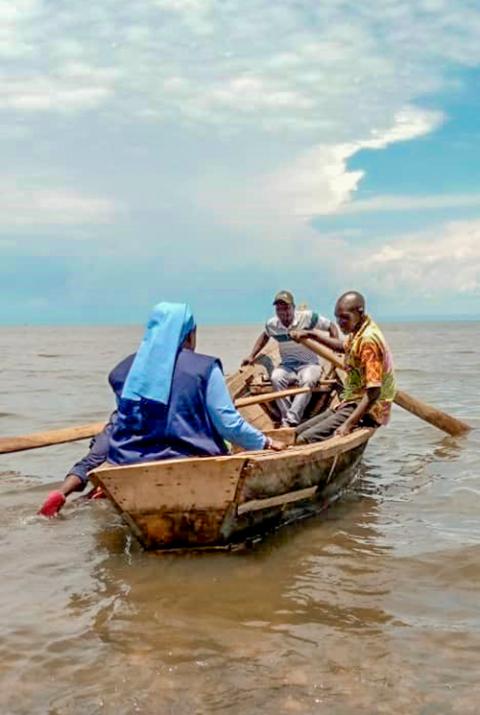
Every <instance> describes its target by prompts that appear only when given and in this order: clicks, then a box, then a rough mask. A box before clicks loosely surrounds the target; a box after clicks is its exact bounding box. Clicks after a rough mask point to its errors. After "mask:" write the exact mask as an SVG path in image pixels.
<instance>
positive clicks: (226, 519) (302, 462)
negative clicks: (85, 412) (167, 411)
mask: <svg viewBox="0 0 480 715" xmlns="http://www.w3.org/2000/svg"><path fill="white" fill-rule="evenodd" d="M373 432H374V430H372V429H367V428H362V429H358V430H355V431H354V432H352V433H351V434H350V435H347V436H346V437H332V438H331V439H329V440H326V441H325V442H322V443H316V444H311V445H302V446H292V447H290V448H289V449H288V450H285V451H283V452H270V451H267V452H265V451H262V452H239V453H237V454H234V455H228V456H225V457H205V458H193V459H176V460H165V461H163V462H149V463H143V464H135V465H128V466H124V467H119V466H114V465H104V466H103V467H100V468H99V469H97V470H95V471H94V472H92V473H91V477H92V481H93V482H94V483H96V484H98V485H99V486H101V487H102V488H103V489H104V491H105V493H106V494H107V496H108V497H109V499H110V500H111V501H112V503H113V504H114V505H115V507H116V508H117V509H118V511H119V512H120V514H121V515H122V517H123V519H124V520H125V522H126V523H127V524H128V525H129V527H130V528H131V530H132V532H133V533H134V534H135V535H136V536H137V538H138V540H139V541H140V543H141V544H142V546H143V547H144V548H145V549H149V550H159V551H162V550H172V549H175V550H178V549H199V548H202V549H204V548H212V549H215V548H221V547H223V548H228V547H231V546H232V545H235V544H239V543H242V542H244V541H245V540H247V539H250V538H252V537H255V536H260V535H262V534H263V533H265V532H266V531H269V530H271V529H273V528H275V527H277V526H279V525H281V524H282V523H284V522H286V521H289V520H291V518H292V516H291V515H292V514H293V513H296V514H298V516H301V515H302V509H305V510H308V508H312V506H313V507H315V509H316V510H317V511H318V510H319V509H321V508H322V507H325V506H328V504H329V503H331V502H332V501H333V500H335V499H336V498H337V497H338V495H339V493H340V492H341V491H342V490H343V489H344V488H345V487H346V486H347V485H348V484H349V483H350V482H351V481H352V480H353V479H354V477H355V475H356V473H357V471H358V465H359V462H360V460H361V457H362V454H363V451H364V449H365V446H366V444H367V442H368V440H369V438H370V437H371V436H372V434H373Z"/></svg>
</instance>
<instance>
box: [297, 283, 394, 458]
mask: <svg viewBox="0 0 480 715" xmlns="http://www.w3.org/2000/svg"><path fill="white" fill-rule="evenodd" d="M335 316H336V318H337V321H338V324H339V326H340V329H341V331H342V332H343V333H345V334H346V335H347V338H346V340H345V341H341V340H338V339H332V338H328V337H326V336H324V335H321V334H318V333H315V332H312V331H302V332H297V333H294V334H293V336H292V337H294V338H295V339H296V340H300V341H301V340H302V339H303V338H312V339H313V340H317V341H318V342H319V343H322V344H323V345H326V346H327V347H329V348H331V349H332V350H336V351H337V352H343V353H345V369H346V373H347V376H346V380H345V384H344V388H343V392H342V395H341V402H340V404H339V405H338V407H337V408H336V409H335V410H326V411H325V412H322V414H320V415H317V416H315V417H312V419H311V420H307V422H305V423H304V424H303V425H300V427H298V428H297V438H296V442H297V444H307V443H310V442H319V441H322V440H324V439H327V438H328V437H331V436H332V435H333V434H336V435H338V436H344V435H347V434H349V432H351V431H352V430H353V429H354V428H355V427H357V426H358V425H368V426H373V427H378V426H379V425H384V424H386V423H387V422H388V419H389V416H390V410H391V405H392V402H393V399H394V397H395V393H396V384H395V374H394V371H393V360H392V355H391V353H390V350H389V347H388V345H387V342H386V340H385V338H384V337H383V334H382V332H381V330H380V328H379V327H378V325H376V324H375V323H374V322H373V320H372V319H371V318H370V317H369V316H368V315H366V313H365V299H364V298H363V296H362V295H361V294H360V293H357V292H354V291H351V292H349V293H344V294H343V295H342V296H340V298H339V299H338V300H337V304H336V306H335Z"/></svg>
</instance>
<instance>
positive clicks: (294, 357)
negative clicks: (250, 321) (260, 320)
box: [242, 290, 338, 427]
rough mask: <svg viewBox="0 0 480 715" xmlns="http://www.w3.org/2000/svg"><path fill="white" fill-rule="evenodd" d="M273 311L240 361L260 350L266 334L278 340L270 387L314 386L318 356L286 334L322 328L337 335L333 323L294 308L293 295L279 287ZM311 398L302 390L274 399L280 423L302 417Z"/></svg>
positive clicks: (290, 424) (249, 360) (319, 371)
mask: <svg viewBox="0 0 480 715" xmlns="http://www.w3.org/2000/svg"><path fill="white" fill-rule="evenodd" d="M273 305H274V306H275V313H276V315H274V316H273V317H272V318H270V319H269V320H267V323H266V325H265V329H264V331H263V332H262V333H261V335H259V337H258V338H257V340H256V342H255V345H254V346H253V348H252V351H251V353H250V355H249V356H248V357H247V358H245V360H243V361H242V365H251V364H252V363H253V362H254V360H255V357H256V356H257V355H258V353H259V352H260V351H261V350H263V348H264V347H265V345H266V344H267V342H268V341H269V339H270V338H273V339H274V340H276V341H277V342H278V349H279V352H280V365H278V366H277V367H276V368H275V369H274V370H273V372H272V375H271V379H272V386H273V388H274V390H285V389H286V388H288V387H289V386H291V385H299V386H300V387H314V386H315V385H316V384H317V382H318V380H319V379H320V378H321V376H322V372H323V367H322V365H320V363H319V359H318V356H317V355H316V354H315V353H312V351H311V350H308V348H306V347H305V346H304V345H302V344H301V343H299V342H296V341H295V340H292V339H291V337H290V332H291V331H293V330H323V331H325V332H328V333H329V335H330V336H331V337H333V338H338V330H337V327H336V325H335V324H334V323H332V322H331V321H330V320H328V318H324V317H323V316H321V315H318V313H315V312H313V311H312V310H296V309H295V301H294V298H293V295H292V294H291V293H290V291H288V290H282V291H280V292H279V293H277V295H276V296H275V298H274V300H273ZM310 399H311V394H310V393H308V392H306V393H303V394H301V395H295V397H294V398H293V400H290V399H288V398H285V399H281V400H277V405H278V408H279V410H280V414H281V418H282V426H284V427H296V426H297V425H298V424H299V423H300V422H301V420H302V417H303V413H304V411H305V408H306V407H307V405H308V403H309V401H310Z"/></svg>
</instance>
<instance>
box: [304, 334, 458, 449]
mask: <svg viewBox="0 0 480 715" xmlns="http://www.w3.org/2000/svg"><path fill="white" fill-rule="evenodd" d="M302 345H305V347H306V348H308V349H309V350H311V351H312V352H314V353H316V354H317V355H320V357H323V358H324V359H325V360H328V361H329V362H331V363H332V364H333V365H335V367H338V368H340V369H341V370H344V369H345V365H344V362H343V359H342V358H341V357H339V355H337V354H336V353H334V352H333V350H329V348H327V347H325V346H324V345H321V344H320V343H317V342H316V340H310V339H305V340H302ZM394 402H395V404H397V405H399V407H403V409H404V410H408V412H411V413H412V414H413V415H416V416H417V417H419V418H420V419H421V420H425V422H429V423H430V424H431V425H433V426H434V427H438V429H441V430H443V432H447V434H451V435H453V436H454V437H457V436H458V435H461V434H465V433H466V432H469V431H470V430H471V429H472V428H471V427H470V425H468V424H467V423H466V422H462V420H458V419H457V418H456V417H452V416H451V415H447V413H446V412H442V411H441V410H438V409H437V408H436V407H432V405H428V404H427V403H426V402H422V401H421V400H417V398H416V397H413V396H412V395H409V394H408V393H406V392H403V390H397V393H396V395H395V399H394Z"/></svg>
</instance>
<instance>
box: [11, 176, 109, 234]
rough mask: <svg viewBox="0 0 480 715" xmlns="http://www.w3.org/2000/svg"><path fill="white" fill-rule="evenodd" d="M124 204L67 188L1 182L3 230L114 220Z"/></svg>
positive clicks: (98, 222)
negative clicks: (20, 185)
mask: <svg viewBox="0 0 480 715" xmlns="http://www.w3.org/2000/svg"><path fill="white" fill-rule="evenodd" d="M119 211H120V207H119V206H118V205H117V204H116V203H115V202H113V201H111V200H110V199H106V198H99V197H95V196H88V195H83V194H80V193H78V192H75V191H70V190H68V189H64V188H38V187H33V186H24V187H22V188H17V187H15V186H14V185H12V182H11V181H10V180H7V179H3V180H2V181H1V182H0V229H1V230H5V229H8V228H15V227H17V228H18V227H37V226H58V225H62V226H67V225H68V226H76V225H82V224H103V223H110V222H112V221H113V219H114V218H115V217H116V216H117V214H118V213H119Z"/></svg>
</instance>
